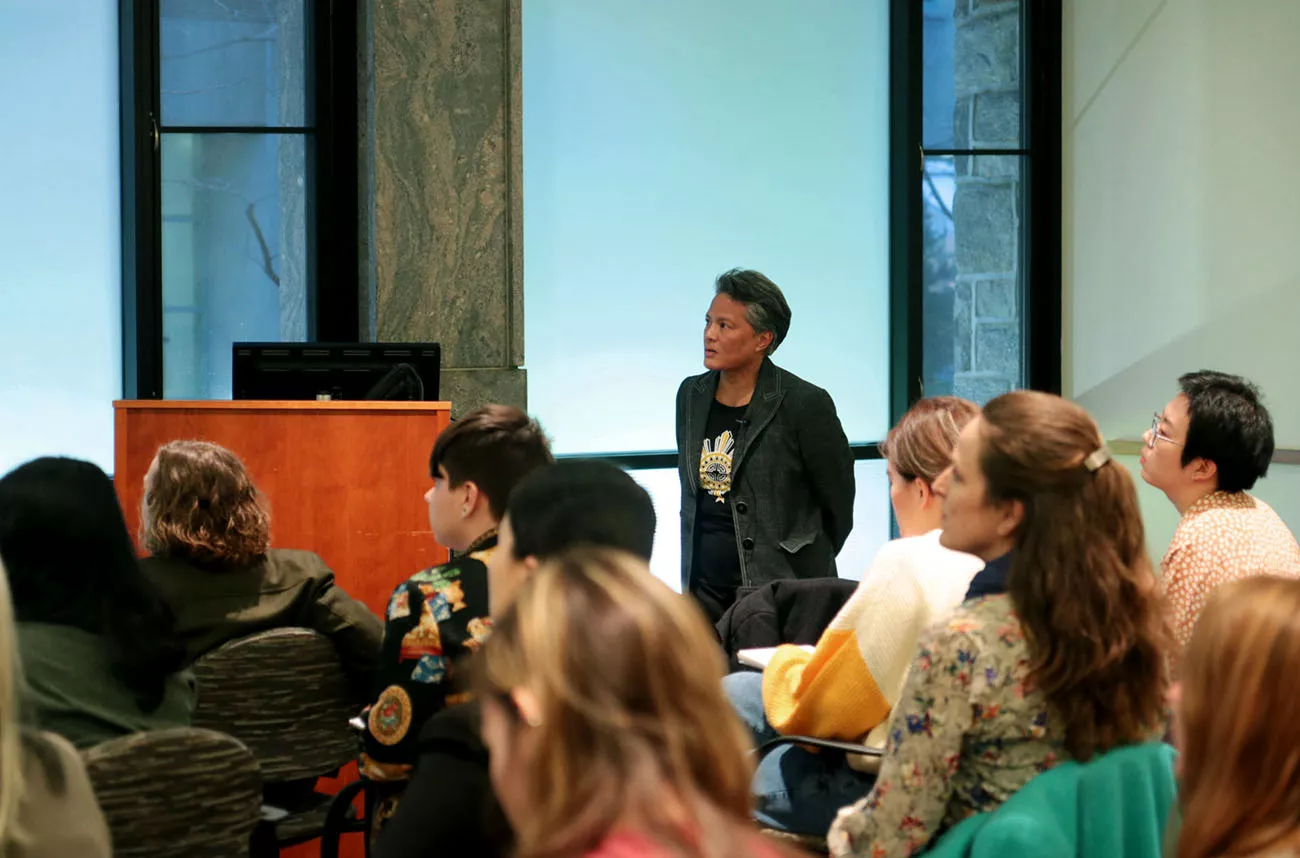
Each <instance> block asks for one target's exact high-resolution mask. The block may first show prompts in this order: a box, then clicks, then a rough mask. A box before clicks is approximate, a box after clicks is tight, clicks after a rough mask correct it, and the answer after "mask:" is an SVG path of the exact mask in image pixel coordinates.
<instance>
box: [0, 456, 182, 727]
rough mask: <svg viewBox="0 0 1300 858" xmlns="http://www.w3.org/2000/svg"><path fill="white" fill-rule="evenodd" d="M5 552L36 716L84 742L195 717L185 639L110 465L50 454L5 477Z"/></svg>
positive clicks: (1, 517)
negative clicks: (147, 563)
mask: <svg viewBox="0 0 1300 858" xmlns="http://www.w3.org/2000/svg"><path fill="white" fill-rule="evenodd" d="M0 558H2V559H3V561H4V564H5V567H6V568H7V569H8V570H9V587H10V590H11V591H12V593H13V605H14V613H15V615H16V617H17V621H18V624H17V628H18V654H19V657H20V658H21V660H22V670H23V674H24V678H25V679H26V695H25V699H24V707H25V712H26V713H27V714H28V716H29V717H30V719H31V722H32V723H33V724H35V725H36V726H38V727H40V728H41V729H44V730H49V731H51V732H54V733H58V734H59V735H61V736H63V737H64V738H66V739H68V740H69V741H71V742H72V744H74V745H76V746H78V747H81V748H84V747H88V746H90V745H94V744H96V743H98V742H102V741H105V740H106V739H113V738H116V737H118V736H124V735H126V734H127V733H135V732H138V731H140V730H155V729H162V728H164V727H183V726H187V725H188V724H189V723H190V715H191V713H192V712H193V711H194V681H193V677H192V676H191V675H190V674H189V673H188V672H184V673H182V672H181V669H182V668H183V667H184V665H185V648H184V646H183V645H182V644H181V641H180V639H179V638H178V637H177V636H176V633H175V629H174V621H173V618H172V614H171V611H170V610H169V609H168V607H167V605H166V603H165V602H164V601H163V599H162V597H161V596H160V594H159V593H158V591H157V589H156V588H155V587H154V586H153V585H152V584H151V583H150V582H149V580H148V579H147V578H146V577H145V575H144V574H143V573H142V572H141V571H140V564H139V562H138V561H137V560H136V557H135V550H134V549H133V547H132V545H131V535H130V534H129V533H128V532H127V529H126V521H125V520H124V519H123V517H122V508H121V507H120V506H118V502H117V495H116V494H115V493H114V492H113V483H112V481H110V480H109V478H108V476H107V475H105V474H104V472H103V471H101V470H100V469H99V468H97V467H96V466H94V465H92V464H91V463H89V462H82V461H78V460H76V459H62V458H44V459H36V460H35V461H32V462H28V463H27V464H25V465H20V466H19V467H17V468H15V469H14V470H12V471H10V472H9V473H8V474H6V475H5V476H4V477H3V478H0Z"/></svg>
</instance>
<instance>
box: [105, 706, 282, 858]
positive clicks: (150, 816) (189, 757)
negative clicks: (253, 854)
mask: <svg viewBox="0 0 1300 858" xmlns="http://www.w3.org/2000/svg"><path fill="white" fill-rule="evenodd" d="M82 758H83V759H84V760H85V763H86V770H87V772H88V773H89V774H90V781H91V783H92V784H93V785H94V788H95V797H96V799H97V800H98V801H99V806H100V808H101V809H102V810H103V812H104V817H105V819H106V820H107V821H108V828H109V832H110V834H111V835H112V838H113V854H114V855H115V856H117V858H134V856H140V858H145V856H148V858H245V856H247V855H248V854H249V840H250V837H251V835H252V832H253V829H254V827H255V826H256V825H257V822H258V819H259V818H260V816H261V806H262V779H261V775H260V774H259V773H258V767H257V761H256V760H255V759H254V758H253V755H252V754H251V753H249V750H248V749H247V748H245V747H244V746H243V745H242V744H240V742H239V741H238V740H236V739H233V738H231V737H230V736H226V735H223V734H221V733H217V732H214V731H212V730H200V729H195V728H193V727H176V728H172V729H167V730H155V731H151V732H147V733H133V734H132V735H129V736H123V737H122V738H120V739H111V740H109V741H107V742H103V743H101V744H98V745H95V746H94V747H92V748H88V749H87V750H85V751H84V752H83V753H82Z"/></svg>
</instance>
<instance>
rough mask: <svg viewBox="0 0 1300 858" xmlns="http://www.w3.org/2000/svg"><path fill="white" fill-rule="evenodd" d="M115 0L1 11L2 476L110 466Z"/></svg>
mask: <svg viewBox="0 0 1300 858" xmlns="http://www.w3.org/2000/svg"><path fill="white" fill-rule="evenodd" d="M117 82H118V20H117V4H116V3H108V2H105V0H61V2H58V3H51V2H12V3H0V104H3V105H4V111H5V118H4V119H3V120H0V152H3V153H4V154H3V157H0V189H3V190H0V194H2V195H3V196H2V200H3V201H2V202H0V259H3V260H4V267H3V274H2V275H0V366H3V367H4V372H3V374H2V375H0V473H3V472H5V471H7V470H9V469H10V468H11V467H13V466H14V465H17V464H19V463H20V462H23V461H26V460H27V459H32V458H35V457H36V456H41V455H50V454H58V455H68V456H76V457H78V458H84V459H89V460H91V461H93V462H95V463H96V464H98V465H99V466H100V467H102V468H104V469H106V470H111V469H112V467H113V408H112V405H111V402H112V400H114V399H117V398H119V397H120V396H121V395H122V278H121V270H122V268H121V264H122V261H121V246H122V244H121V243H122V236H121V214H120V213H121V205H122V204H121V192H120V188H119V184H120V176H121V160H120V152H119V144H118V140H119V133H120V132H119V128H118V105H119V93H118V84H117Z"/></svg>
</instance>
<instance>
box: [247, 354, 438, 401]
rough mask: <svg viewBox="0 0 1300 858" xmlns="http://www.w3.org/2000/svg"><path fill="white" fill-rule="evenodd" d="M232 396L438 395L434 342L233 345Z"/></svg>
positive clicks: (414, 397) (411, 397) (434, 397)
mask: <svg viewBox="0 0 1300 858" xmlns="http://www.w3.org/2000/svg"><path fill="white" fill-rule="evenodd" d="M233 355H234V358H233V359H234V365H233V396H234V398H235V399H372V400H373V399H400V400H423V401H425V402H433V401H435V400H437V399H438V374H439V369H440V365H441V360H442V350H441V349H440V348H439V346H438V344H437V343H235V344H234V348H233Z"/></svg>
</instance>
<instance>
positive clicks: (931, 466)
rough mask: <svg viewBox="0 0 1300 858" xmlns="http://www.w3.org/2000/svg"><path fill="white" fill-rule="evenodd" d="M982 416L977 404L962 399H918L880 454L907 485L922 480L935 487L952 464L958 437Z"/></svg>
mask: <svg viewBox="0 0 1300 858" xmlns="http://www.w3.org/2000/svg"><path fill="white" fill-rule="evenodd" d="M979 413H980V407H979V406H978V405H976V404H975V403H974V402H971V401H970V400H969V399H962V398H961V397H960V396H931V397H928V398H926V399H921V400H918V401H917V403H916V404H915V405H913V406H912V407H911V408H909V409H907V413H906V414H904V415H903V417H902V419H901V420H899V421H898V423H897V424H896V425H895V426H894V428H893V429H890V430H889V434H888V435H886V436H885V440H884V441H883V442H882V443H881V445H880V455H882V456H884V457H885V458H886V459H888V460H889V463H890V464H891V465H893V466H894V470H896V471H898V475H899V476H900V477H902V478H903V479H905V480H907V481H908V482H911V481H912V480H917V479H919V480H922V481H923V482H924V483H925V484H926V485H931V486H932V485H934V481H935V480H936V479H938V478H939V474H941V473H943V472H944V471H945V470H946V469H947V467H948V466H949V465H951V464H952V450H953V448H954V447H956V446H957V436H958V435H960V434H961V430H962V429H964V428H965V427H966V424H967V423H969V422H971V421H972V420H974V419H975V418H976V417H978V416H979Z"/></svg>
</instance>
